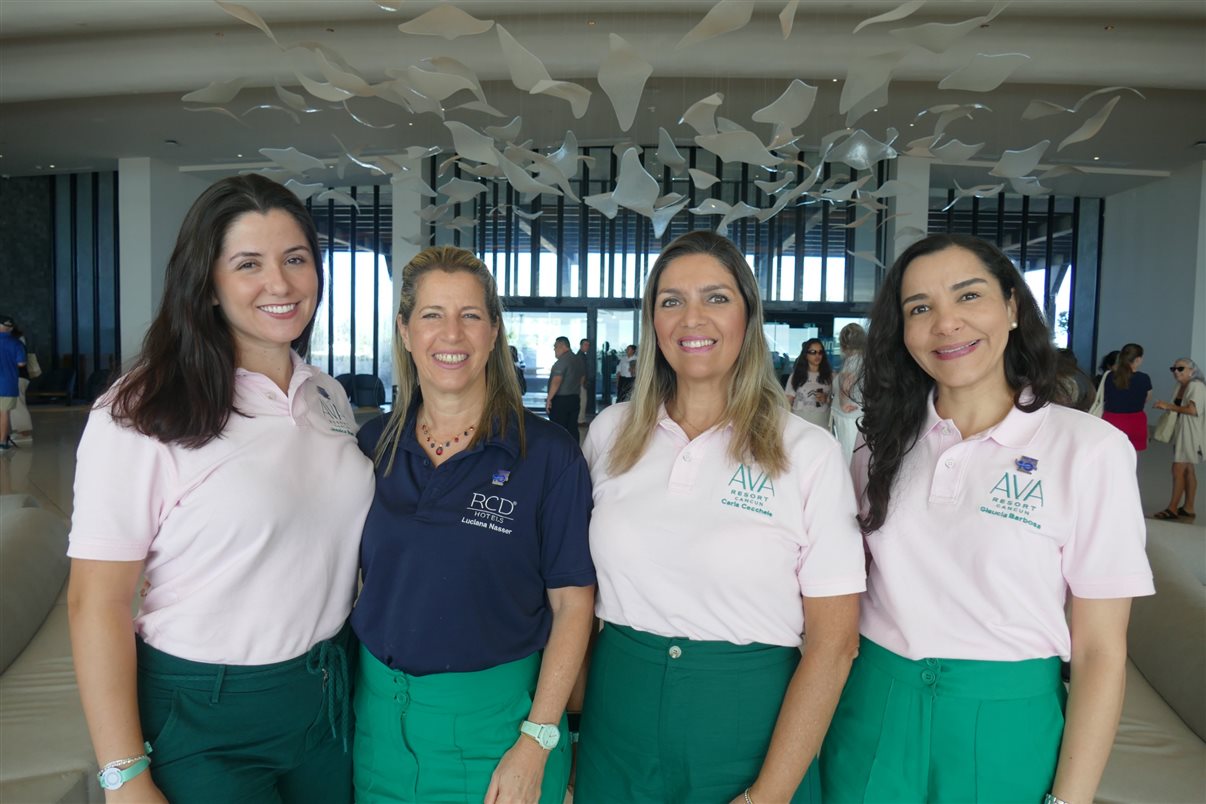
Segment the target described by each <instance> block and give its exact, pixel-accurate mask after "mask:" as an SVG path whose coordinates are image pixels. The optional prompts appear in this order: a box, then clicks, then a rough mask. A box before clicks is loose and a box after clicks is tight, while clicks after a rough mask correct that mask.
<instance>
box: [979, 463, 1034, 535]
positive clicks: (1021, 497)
mask: <svg viewBox="0 0 1206 804" xmlns="http://www.w3.org/2000/svg"><path fill="white" fill-rule="evenodd" d="M1025 460H1027V461H1031V462H1033V463H1032V465H1031V469H1032V470H1033V469H1034V468H1035V467H1037V466H1038V461H1037V460H1036V459H1034V458H1026V459H1025ZM1019 463H1021V462H1020V461H1019ZM1018 468H1019V469H1020V468H1021V467H1020V466H1019V467H1018ZM989 503H990V504H989V505H981V506H980V512H981V513H984V514H991V515H993V516H999V517H1003V518H1005V519H1012V520H1014V521H1015V522H1021V523H1022V524H1024V525H1029V526H1030V527H1032V528H1034V529H1035V530H1042V529H1043V526H1042V525H1040V524H1039V523H1038V522H1035V521H1034V519H1033V518H1032V517H1034V516H1035V515H1036V514H1037V513H1038V511H1039V509H1041V508H1042V507H1043V503H1044V500H1043V481H1042V480H1039V479H1037V478H1035V477H1032V476H1030V475H1029V474H1028V475H1027V476H1026V477H1022V476H1020V475H1018V474H1016V473H1014V472H1005V473H1004V474H1002V475H1001V479H1000V480H998V481H997V484H996V485H995V486H993V487H992V489H991V490H990V491H989Z"/></svg>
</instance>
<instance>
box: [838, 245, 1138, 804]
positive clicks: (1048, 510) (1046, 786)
mask: <svg viewBox="0 0 1206 804" xmlns="http://www.w3.org/2000/svg"><path fill="white" fill-rule="evenodd" d="M870 318H871V328H870V333H869V337H868V341H867V348H866V351H865V353H864V364H863V410H864V418H863V426H862V431H863V434H864V436H865V439H866V445H865V446H864V447H860V448H858V449H856V450H855V453H854V466H853V471H854V476H855V488H856V490H857V491H858V492H859V499H860V502H861V505H862V514H861V517H860V522H861V524H862V528H863V534H864V536H865V539H866V544H867V551H868V554H869V556H870V564H869V568H868V577H867V594H866V596H865V597H864V600H863V604H862V611H861V622H860V629H859V630H860V631H861V634H862V640H861V646H860V649H859V656H858V659H857V660H856V661H855V663H854V668H853V669H852V670H851V673H850V680H849V682H848V683H847V685H846V689H845V691H844V692H843V694H842V700H841V703H840V704H839V706H838V710H837V713H836V714H835V715H834V719H833V724H832V726H831V727H830V730H829V734H828V736H827V737H826V739H825V745H824V746H823V748H822V751H821V772H822V775H821V779H822V784H823V792H824V798H825V801H826V802H871V801H882V802H888V801H891V802H897V801H930V802H964V801H999V802H1006V801H1008V802H1015V801H1029V802H1038V801H1046V802H1048V803H1050V802H1057V803H1058V802H1069V804H1091V802H1092V801H1093V795H1094V792H1095V790H1096V789H1097V784H1098V782H1099V780H1100V778H1101V773H1102V770H1103V769H1104V767H1105V763H1106V759H1107V758H1108V756H1109V753H1110V747H1111V745H1112V743H1113V739H1114V732H1115V729H1116V728H1117V725H1118V717H1119V712H1120V710H1121V706H1122V693H1123V683H1124V678H1125V672H1126V669H1125V665H1126V626H1127V619H1128V616H1129V613H1130V601H1131V598H1132V597H1134V596H1136V595H1150V594H1152V592H1153V588H1152V577H1151V571H1150V569H1149V567H1148V564H1147V558H1146V555H1145V553H1144V540H1145V534H1146V531H1145V528H1144V521H1143V513H1142V510H1141V509H1140V505H1139V492H1138V489H1137V487H1136V483H1135V451H1134V450H1133V449H1132V448H1131V447H1130V445H1129V443H1128V442H1127V440H1126V438H1125V437H1124V436H1123V435H1122V434H1121V433H1120V432H1118V430H1116V429H1114V428H1113V427H1111V426H1110V425H1109V424H1107V423H1105V422H1102V421H1101V420H1100V419H1097V418H1095V417H1093V416H1090V415H1088V414H1086V413H1081V412H1080V411H1077V410H1073V409H1071V408H1067V407H1062V406H1060V405H1054V404H1051V400H1052V399H1053V397H1054V395H1055V394H1056V393H1057V387H1058V386H1057V381H1056V376H1055V352H1054V350H1053V348H1052V346H1051V342H1050V333H1049V332H1048V330H1047V326H1046V324H1045V323H1044V321H1043V317H1042V313H1041V312H1040V311H1039V308H1038V306H1037V305H1036V303H1035V301H1034V297H1033V296H1031V294H1030V291H1029V290H1028V288H1027V286H1026V283H1025V282H1024V281H1023V280H1022V277H1021V275H1020V274H1019V273H1018V272H1017V270H1016V269H1015V268H1014V266H1013V263H1011V262H1010V261H1009V258H1007V257H1006V256H1005V255H1004V254H1002V253H1001V251H1000V250H999V249H997V248H996V247H995V246H993V245H992V244H990V243H987V242H985V241H983V240H980V239H977V238H973V237H968V236H963V235H945V234H942V235H932V236H930V237H927V238H925V239H923V240H921V241H919V242H918V243H915V244H914V245H913V246H911V247H909V248H908V249H907V250H906V251H905V252H904V253H903V254H902V255H901V256H900V258H899V259H898V260H897V261H896V263H895V265H893V267H892V269H891V270H890V271H889V272H888V275H887V276H886V277H885V279H884V284H883V286H882V287H881V289H880V292H879V295H878V296H877V297H876V301H875V303H874V305H873V307H872V309H871V316H870ZM1069 591H1070V592H1071V596H1070V604H1069V605H1068V606H1067V612H1068V613H1067V616H1066V617H1065V604H1068V603H1069V595H1068V593H1069ZM1061 658H1062V659H1070V660H1071V664H1072V682H1071V685H1070V688H1069V690H1068V692H1067V693H1066V694H1065V690H1064V685H1063V683H1062V682H1061V679H1060V659H1061ZM1044 797H1045V798H1044Z"/></svg>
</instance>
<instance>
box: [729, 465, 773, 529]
mask: <svg viewBox="0 0 1206 804" xmlns="http://www.w3.org/2000/svg"><path fill="white" fill-rule="evenodd" d="M727 491H728V493H727V494H726V496H724V497H722V498H721V499H720V502H721V504H722V505H727V506H729V507H730V508H740V509H741V510H743V511H752V512H753V513H755V514H760V515H762V516H767V517H773V516H774V513H773V512H772V511H771V510H770V501H771V500H773V499H774V497H775V483H774V481H773V480H772V479H771V476H770V475H769V474H767V473H766V472H764V471H762V469H761V468H759V467H758V466H757V465H753V466H747V465H746V464H744V463H739V464H737V469H736V471H734V472H733V475H732V477H730V478H729V485H728V489H727Z"/></svg>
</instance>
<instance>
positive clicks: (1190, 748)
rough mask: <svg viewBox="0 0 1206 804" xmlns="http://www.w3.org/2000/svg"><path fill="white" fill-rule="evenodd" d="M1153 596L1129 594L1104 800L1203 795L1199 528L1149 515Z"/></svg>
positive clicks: (1204, 636) (1204, 545)
mask: <svg viewBox="0 0 1206 804" xmlns="http://www.w3.org/2000/svg"><path fill="white" fill-rule="evenodd" d="M1147 554H1148V558H1149V559H1150V560H1151V564H1152V571H1153V573H1154V574H1155V578H1156V594H1155V596H1153V597H1146V598H1139V599H1137V600H1135V603H1134V605H1133V606H1132V608H1131V626H1130V630H1129V631H1128V633H1127V649H1128V653H1129V654H1130V661H1129V662H1128V663H1127V679H1126V702H1125V704H1124V705H1123V709H1122V723H1121V725H1120V726H1119V728H1118V737H1117V738H1116V739H1115V741H1114V751H1113V753H1112V754H1111V755H1110V763H1109V765H1108V766H1107V767H1106V772H1105V776H1104V777H1103V778H1102V781H1101V787H1100V788H1099V790H1098V794H1097V801H1098V802H1103V804H1176V803H1177V802H1195V804H1200V803H1201V802H1204V801H1206V742H1204V740H1206V585H1204V584H1206V527H1201V526H1191V525H1185V524H1180V523H1168V522H1159V521H1156V520H1149V521H1148V529H1147Z"/></svg>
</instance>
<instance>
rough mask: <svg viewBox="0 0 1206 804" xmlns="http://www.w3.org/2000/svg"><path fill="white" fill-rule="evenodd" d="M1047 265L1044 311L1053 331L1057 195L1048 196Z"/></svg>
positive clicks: (1054, 323)
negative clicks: (1052, 280)
mask: <svg viewBox="0 0 1206 804" xmlns="http://www.w3.org/2000/svg"><path fill="white" fill-rule="evenodd" d="M1046 240H1047V253H1046V261H1047V267H1046V271H1045V272H1044V274H1043V287H1044V288H1046V289H1047V292H1046V297H1047V298H1046V299H1044V301H1043V312H1044V313H1045V314H1046V315H1047V324H1048V326H1050V327H1051V331H1052V332H1054V331H1055V325H1056V321H1055V288H1053V287H1051V278H1052V277H1053V276H1056V273H1055V272H1054V271H1052V270H1051V260H1052V259H1053V258H1054V256H1055V196H1054V195H1049V196H1047V238H1046Z"/></svg>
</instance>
